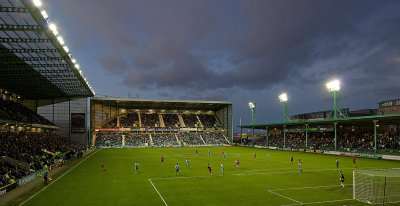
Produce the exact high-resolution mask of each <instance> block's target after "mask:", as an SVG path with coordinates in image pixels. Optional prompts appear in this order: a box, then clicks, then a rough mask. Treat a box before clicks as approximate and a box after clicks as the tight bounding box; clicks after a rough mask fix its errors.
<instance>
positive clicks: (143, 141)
mask: <svg viewBox="0 0 400 206" xmlns="http://www.w3.org/2000/svg"><path fill="white" fill-rule="evenodd" d="M149 143H150V139H149V134H138V133H125V145H126V146H148V145H149Z"/></svg>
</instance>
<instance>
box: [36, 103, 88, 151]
mask: <svg viewBox="0 0 400 206" xmlns="http://www.w3.org/2000/svg"><path fill="white" fill-rule="evenodd" d="M87 110H88V98H82V99H78V100H71V101H66V102H61V103H57V104H50V105H46V106H42V107H38V108H37V113H38V114H40V115H42V116H43V117H44V118H46V119H48V120H50V121H51V122H53V123H54V124H55V125H57V126H59V127H60V129H59V130H58V131H57V133H58V134H59V135H61V136H62V137H65V138H67V139H69V140H70V141H73V142H77V143H80V144H84V145H88V141H89V127H88V125H89V122H88V116H89V115H88V111H87ZM75 117H80V118H79V119H82V118H84V119H83V120H82V121H83V123H82V121H80V122H79V121H78V123H80V126H79V125H78V126H77V125H76V121H74V120H75ZM82 124H83V125H82Z"/></svg>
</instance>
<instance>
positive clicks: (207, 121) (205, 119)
mask: <svg viewBox="0 0 400 206" xmlns="http://www.w3.org/2000/svg"><path fill="white" fill-rule="evenodd" d="M198 117H199V119H200V122H201V124H202V125H203V127H215V125H216V123H217V119H216V118H215V115H211V114H198Z"/></svg>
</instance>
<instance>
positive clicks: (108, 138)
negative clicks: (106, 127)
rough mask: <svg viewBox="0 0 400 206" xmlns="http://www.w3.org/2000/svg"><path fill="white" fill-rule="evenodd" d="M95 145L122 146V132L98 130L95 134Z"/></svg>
mask: <svg viewBox="0 0 400 206" xmlns="http://www.w3.org/2000/svg"><path fill="white" fill-rule="evenodd" d="M95 146H96V147H100V146H114V147H115V146H122V134H120V133H116V132H99V133H97V135H96V141H95Z"/></svg>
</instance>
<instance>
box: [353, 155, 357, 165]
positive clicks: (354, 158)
mask: <svg viewBox="0 0 400 206" xmlns="http://www.w3.org/2000/svg"><path fill="white" fill-rule="evenodd" d="M356 163H357V159H356V157H353V166H354V167H356Z"/></svg>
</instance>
